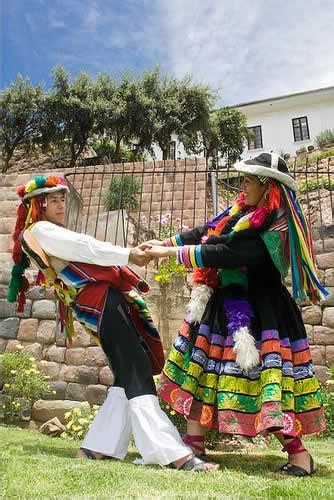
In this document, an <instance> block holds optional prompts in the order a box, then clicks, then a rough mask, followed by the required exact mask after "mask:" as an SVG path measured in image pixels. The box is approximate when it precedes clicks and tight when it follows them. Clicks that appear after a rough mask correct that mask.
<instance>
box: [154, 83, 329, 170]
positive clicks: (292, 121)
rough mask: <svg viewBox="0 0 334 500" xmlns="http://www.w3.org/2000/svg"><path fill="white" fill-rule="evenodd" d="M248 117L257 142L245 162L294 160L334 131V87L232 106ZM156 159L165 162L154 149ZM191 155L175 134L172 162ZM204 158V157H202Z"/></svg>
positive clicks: (248, 147)
mask: <svg viewBox="0 0 334 500" xmlns="http://www.w3.org/2000/svg"><path fill="white" fill-rule="evenodd" d="M231 107H232V108H235V109H238V110H240V111H241V112H242V113H244V114H245V115H246V116H247V126H248V128H250V129H252V130H253V132H254V140H252V141H250V143H249V144H246V145H245V149H244V152H243V154H242V157H243V158H251V157H253V156H256V155H258V154H259V153H260V152H261V151H273V152H275V153H278V154H286V153H289V154H290V155H291V156H294V155H295V153H296V151H297V150H298V149H301V148H303V147H306V148H307V146H310V145H314V144H315V138H316V137H317V135H318V134H319V133H320V132H323V131H324V130H326V129H334V87H327V88H321V89H316V90H310V91H308V92H299V93H297V94H290V95H285V96H280V97H272V98H270V99H263V100H261V101H251V102H246V103H242V104H236V105H234V106H231ZM153 150H154V154H155V158H156V159H157V160H161V159H162V151H161V149H160V148H159V146H158V145H157V144H154V145H153ZM189 156H194V155H189V154H187V152H186V151H185V149H184V146H183V144H182V142H180V141H179V139H178V137H177V135H176V134H172V136H171V142H170V148H169V154H168V157H169V159H172V160H174V159H175V160H178V159H183V158H187V157H189ZM199 156H203V155H199Z"/></svg>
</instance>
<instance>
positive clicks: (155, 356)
mask: <svg viewBox="0 0 334 500" xmlns="http://www.w3.org/2000/svg"><path fill="white" fill-rule="evenodd" d="M67 191H68V186H67V184H66V181H65V180H64V179H62V178H60V177H56V176H50V177H46V176H38V177H35V178H34V179H32V180H31V181H30V182H28V183H27V184H26V185H25V186H20V187H19V188H18V191H17V192H18V194H19V196H20V197H21V200H22V203H21V204H20V205H19V207H18V217H17V222H16V227H15V232H14V235H13V240H14V249H13V259H14V262H15V265H14V267H13V271H12V279H11V282H10V284H9V290H8V296H7V298H8V300H9V301H10V302H15V301H18V311H19V312H20V311H22V310H23V306H24V302H25V291H26V290H27V288H28V286H29V283H28V282H27V280H26V278H25V276H24V271H25V269H26V268H27V267H28V266H29V263H30V261H33V262H34V263H35V264H36V265H37V267H38V268H39V270H40V271H39V275H38V283H39V284H40V283H41V282H45V281H48V282H49V283H48V284H49V285H54V288H55V292H56V295H57V298H58V299H59V314H60V320H61V323H62V326H63V327H64V329H65V332H66V335H67V338H68V341H69V344H70V343H71V339H72V336H73V334H74V328H73V318H75V319H77V320H78V321H80V323H82V324H83V325H84V326H85V327H86V328H87V329H88V331H89V332H90V334H92V336H93V337H94V338H95V339H96V340H97V341H98V342H99V343H100V344H101V347H102V349H103V351H104V353H105V355H106V357H107V358H108V360H109V362H110V365H111V367H112V369H113V372H114V376H115V382H114V385H113V387H112V388H111V389H110V390H109V393H108V396H107V399H106V400H105V402H104V404H103V405H102V406H101V408H100V410H99V412H98V414H97V415H96V417H95V419H94V421H93V422H92V425H91V427H90V429H89V431H88V434H87V436H86V437H85V439H84V442H83V445H82V448H80V450H79V452H78V457H87V458H91V459H107V458H112V457H114V458H118V459H123V458H124V457H125V455H126V454H127V451H128V446H129V441H130V437H131V434H133V435H134V439H135V443H136V446H137V448H138V450H139V452H140V453H141V455H142V462H143V463H144V464H160V465H171V467H174V468H177V469H182V470H187V471H190V470H194V471H208V470H216V469H217V468H218V465H217V464H210V463H209V464H208V463H205V462H203V461H202V460H200V459H198V458H197V457H195V456H194V454H193V452H192V450H191V448H189V446H187V445H185V443H183V441H182V439H181V437H180V435H179V433H178V431H177V429H176V428H175V427H174V426H173V424H172V423H171V422H170V420H169V419H168V418H167V416H166V415H165V413H164V412H163V411H162V410H161V409H160V406H159V401H158V398H157V395H156V388H155V384H154V380H153V373H160V371H161V368H162V366H163V361H164V356H163V350H162V345H161V341H160V337H159V333H158V331H157V330H156V328H155V326H154V324H153V322H152V319H151V316H150V314H149V311H148V309H147V307H146V304H145V301H144V299H143V298H142V296H141V295H140V293H139V292H147V291H148V285H147V283H146V282H145V281H143V280H142V279H141V278H140V277H139V276H138V275H136V274H135V273H134V272H133V271H132V270H131V269H129V268H128V267H126V266H127V264H128V263H133V264H137V265H145V264H146V263H147V262H148V260H150V257H148V256H147V255H145V253H144V251H143V250H144V248H145V245H144V246H142V247H136V248H132V249H130V248H122V247H119V246H115V245H112V244H111V243H108V242H102V241H98V240H96V239H95V238H93V237H91V236H87V235H85V234H79V233H75V232H73V231H69V230H68V229H66V228H65V227H64V219H65V193H66V192H67Z"/></svg>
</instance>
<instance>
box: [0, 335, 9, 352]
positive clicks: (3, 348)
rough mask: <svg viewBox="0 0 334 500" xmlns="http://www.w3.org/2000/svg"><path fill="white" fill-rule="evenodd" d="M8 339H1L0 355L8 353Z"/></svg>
mask: <svg viewBox="0 0 334 500" xmlns="http://www.w3.org/2000/svg"><path fill="white" fill-rule="evenodd" d="M7 342H8V340H7V339H0V354H3V353H4V352H5V351H6V346H7Z"/></svg>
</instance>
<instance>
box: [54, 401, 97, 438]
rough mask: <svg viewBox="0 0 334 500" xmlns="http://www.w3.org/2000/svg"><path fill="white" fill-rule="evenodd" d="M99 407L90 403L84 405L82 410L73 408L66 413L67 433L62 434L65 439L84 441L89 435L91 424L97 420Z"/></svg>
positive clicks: (81, 407)
mask: <svg viewBox="0 0 334 500" xmlns="http://www.w3.org/2000/svg"><path fill="white" fill-rule="evenodd" d="M99 408H100V407H99V406H98V405H93V406H91V405H90V404H89V403H83V404H82V405H81V406H80V408H78V407H77V408H73V409H72V410H70V411H68V412H66V413H65V415H64V417H65V421H66V424H65V428H66V431H65V432H63V433H62V434H61V437H62V438H64V439H70V440H75V439H82V438H83V437H84V436H85V434H87V432H88V429H89V427H90V424H91V423H92V421H93V419H94V418H95V416H96V414H97V412H98V410H99Z"/></svg>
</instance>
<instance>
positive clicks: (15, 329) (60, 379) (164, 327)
mask: <svg viewBox="0 0 334 500" xmlns="http://www.w3.org/2000/svg"><path fill="white" fill-rule="evenodd" d="M59 173H60V172H59ZM31 175H32V174H23V175H16V174H10V175H3V176H2V178H1V184H0V206H1V219H0V262H1V264H0V265H1V268H0V352H8V351H13V350H16V349H17V348H18V346H22V347H20V348H21V349H23V351H25V352H29V353H31V354H32V355H33V356H34V357H35V358H36V360H37V365H38V366H39V367H40V368H41V370H42V371H43V372H44V373H46V374H47V375H48V376H49V377H50V385H51V387H52V389H53V390H54V392H55V394H51V395H50V399H53V400H55V401H54V402H52V401H48V402H45V405H44V406H43V404H42V406H41V403H38V404H37V405H35V407H34V411H33V418H35V419H36V420H46V419H47V417H50V416H51V415H52V412H53V413H55V412H56V413H57V414H58V415H60V414H63V413H62V412H63V410H64V411H65V410H66V409H68V408H69V407H70V405H71V404H72V403H70V402H71V401H72V402H73V404H77V403H76V402H78V401H85V400H87V401H89V402H91V403H94V404H101V403H102V402H103V400H104V398H105V396H106V392H107V388H108V387H109V386H110V385H111V384H112V373H111V371H110V369H109V367H108V365H107V361H106V358H105V356H104V354H103V352H102V350H101V348H100V347H99V346H97V345H96V344H95V343H94V341H93V340H92V339H91V337H90V336H89V335H88V334H87V333H86V331H85V330H84V329H83V327H82V326H81V325H80V324H79V323H77V322H76V323H75V330H76V332H77V335H76V337H75V339H74V342H73V346H72V347H71V348H67V347H66V346H65V340H64V337H63V334H61V333H59V332H58V331H57V329H56V303H55V301H54V297H53V292H52V290H45V289H44V288H42V287H36V286H34V287H32V288H31V289H30V291H29V293H28V295H27V303H26V306H25V310H24V312H23V313H22V314H16V308H15V305H12V304H9V303H8V302H7V300H6V299H5V297H6V293H7V284H8V280H9V275H10V269H11V267H12V260H11V253H10V252H11V232H12V230H13V226H14V223H15V214H16V206H17V197H16V193H15V187H16V186H17V185H18V184H22V183H25V182H27V180H28V179H29V178H31ZM326 234H327V235H329V236H331V237H328V238H325V239H321V240H320V239H319V240H318V241H316V244H315V250H316V254H317V261H318V266H319V270H320V272H319V274H320V278H321V281H322V283H323V284H324V285H326V286H327V288H328V289H329V290H330V292H331V296H330V298H328V299H327V300H325V301H323V302H322V304H321V305H320V306H312V305H304V306H303V307H302V314H303V319H304V322H305V325H306V329H307V333H308V337H309V341H310V344H311V350H312V355H313V360H314V366H315V371H316V374H317V376H318V377H319V379H320V380H321V381H323V382H324V381H325V380H326V379H327V377H328V375H327V370H328V366H329V365H331V364H333V363H334V335H333V334H334V294H333V292H334V239H333V235H331V234H330V232H328V231H327V233H326ZM148 279H149V281H150V282H151V283H152V284H153V286H152V290H151V293H150V295H149V297H148V301H149V304H150V309H151V312H152V316H153V318H154V320H155V322H156V324H157V326H158V327H159V330H160V332H161V334H162V338H163V342H164V346H165V349H166V350H168V349H169V348H170V346H171V344H172V341H173V339H174V336H175V333H176V331H177V329H178V326H179V324H180V322H181V320H182V317H183V312H184V307H185V305H186V303H187V301H188V299H189V290H188V288H187V287H186V286H180V285H181V283H173V284H172V286H171V287H162V288H161V287H159V285H158V284H157V283H156V282H154V280H153V278H152V275H149V276H148ZM287 284H289V283H287ZM63 400H66V401H67V402H65V401H64V403H61V401H63ZM57 405H58V406H57ZM46 408H49V409H50V410H49V411H47V410H46Z"/></svg>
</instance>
